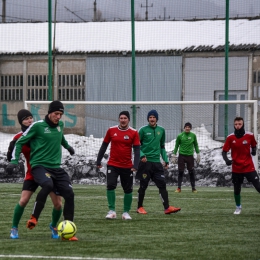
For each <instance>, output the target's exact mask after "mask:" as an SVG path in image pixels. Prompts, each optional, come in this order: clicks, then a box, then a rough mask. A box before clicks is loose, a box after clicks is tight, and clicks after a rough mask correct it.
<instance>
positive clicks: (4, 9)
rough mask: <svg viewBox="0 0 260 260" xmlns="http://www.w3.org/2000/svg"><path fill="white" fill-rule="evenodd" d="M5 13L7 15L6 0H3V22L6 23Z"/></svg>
mask: <svg viewBox="0 0 260 260" xmlns="http://www.w3.org/2000/svg"><path fill="white" fill-rule="evenodd" d="M5 15H6V0H3V1H2V23H5Z"/></svg>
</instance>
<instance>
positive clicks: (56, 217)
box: [51, 208, 62, 227]
mask: <svg viewBox="0 0 260 260" xmlns="http://www.w3.org/2000/svg"><path fill="white" fill-rule="evenodd" d="M61 214H62V209H60V210H57V209H55V208H53V209H52V221H51V226H52V227H57V224H58V221H59V220H60V217H61Z"/></svg>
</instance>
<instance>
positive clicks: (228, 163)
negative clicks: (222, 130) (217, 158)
mask: <svg viewBox="0 0 260 260" xmlns="http://www.w3.org/2000/svg"><path fill="white" fill-rule="evenodd" d="M229 150H230V145H229V140H228V138H227V140H226V142H225V144H224V146H223V148H222V157H223V160H224V161H225V162H226V165H228V166H229V165H231V164H232V160H230V159H228V157H227V153H228V151H229Z"/></svg>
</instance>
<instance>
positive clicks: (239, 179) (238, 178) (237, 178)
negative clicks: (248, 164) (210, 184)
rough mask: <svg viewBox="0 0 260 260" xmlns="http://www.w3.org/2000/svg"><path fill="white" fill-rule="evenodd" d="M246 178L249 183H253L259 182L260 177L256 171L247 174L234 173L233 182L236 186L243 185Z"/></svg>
mask: <svg viewBox="0 0 260 260" xmlns="http://www.w3.org/2000/svg"><path fill="white" fill-rule="evenodd" d="M244 178H246V179H247V181H249V182H252V183H253V182H255V181H258V180H259V176H258V174H257V172H256V171H253V172H247V173H235V172H232V182H233V183H234V184H242V183H243V182H244Z"/></svg>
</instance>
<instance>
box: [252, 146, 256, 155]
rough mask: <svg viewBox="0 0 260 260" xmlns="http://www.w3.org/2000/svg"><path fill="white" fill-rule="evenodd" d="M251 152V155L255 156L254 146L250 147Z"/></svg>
mask: <svg viewBox="0 0 260 260" xmlns="http://www.w3.org/2000/svg"><path fill="white" fill-rule="evenodd" d="M251 154H252V155H253V156H255V155H256V147H252V151H251Z"/></svg>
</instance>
